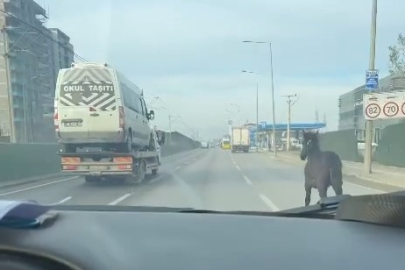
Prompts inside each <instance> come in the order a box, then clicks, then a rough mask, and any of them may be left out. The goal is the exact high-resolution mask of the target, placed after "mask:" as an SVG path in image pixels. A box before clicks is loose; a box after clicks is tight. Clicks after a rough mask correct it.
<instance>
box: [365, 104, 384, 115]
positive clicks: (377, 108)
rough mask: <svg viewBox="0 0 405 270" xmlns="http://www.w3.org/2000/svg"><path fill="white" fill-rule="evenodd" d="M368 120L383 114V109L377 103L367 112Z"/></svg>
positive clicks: (369, 105) (367, 109) (370, 105)
mask: <svg viewBox="0 0 405 270" xmlns="http://www.w3.org/2000/svg"><path fill="white" fill-rule="evenodd" d="M365 113H366V116H367V117H368V118H377V117H378V116H379V115H380V114H381V107H380V106H379V105H378V104H377V103H370V104H368V106H367V107H366V110H365Z"/></svg>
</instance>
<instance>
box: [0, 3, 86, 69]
mask: <svg viewBox="0 0 405 270" xmlns="http://www.w3.org/2000/svg"><path fill="white" fill-rule="evenodd" d="M0 12H2V13H4V14H7V15H8V16H10V17H13V18H14V19H16V20H17V21H19V22H21V23H22V24H24V25H26V26H28V27H30V28H32V29H34V30H35V31H37V32H38V33H39V34H41V35H42V36H44V37H46V38H47V39H49V40H51V41H52V42H54V43H56V44H58V45H59V46H61V47H63V48H64V49H66V50H68V51H70V52H72V53H73V55H74V56H76V58H78V59H79V60H81V61H83V62H87V60H86V59H85V58H83V57H81V56H80V55H78V54H77V53H75V52H74V50H72V49H71V48H69V47H68V46H66V45H65V44H63V43H62V42H60V41H58V40H55V39H54V38H53V37H51V36H49V35H47V34H45V33H44V32H43V31H42V30H41V29H40V28H38V27H36V26H34V25H32V24H30V23H28V22H26V21H24V20H22V19H20V18H18V17H17V16H14V15H13V14H11V13H9V12H7V11H5V10H2V9H0Z"/></svg>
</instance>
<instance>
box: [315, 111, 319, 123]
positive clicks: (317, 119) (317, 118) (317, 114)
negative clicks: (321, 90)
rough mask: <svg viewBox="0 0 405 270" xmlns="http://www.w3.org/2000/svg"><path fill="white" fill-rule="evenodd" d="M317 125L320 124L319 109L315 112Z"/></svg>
mask: <svg viewBox="0 0 405 270" xmlns="http://www.w3.org/2000/svg"><path fill="white" fill-rule="evenodd" d="M315 123H319V112H318V109H316V110H315Z"/></svg>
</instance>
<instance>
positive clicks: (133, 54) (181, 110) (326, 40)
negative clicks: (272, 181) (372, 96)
mask: <svg viewBox="0 0 405 270" xmlns="http://www.w3.org/2000/svg"><path fill="white" fill-rule="evenodd" d="M46 3H47V4H48V5H49V9H50V16H51V17H50V21H49V25H50V26H52V27H59V28H61V29H62V30H63V31H65V32H66V33H67V34H68V35H70V36H71V37H72V42H73V43H74V45H75V48H76V50H77V52H78V53H79V54H81V55H82V56H84V57H85V58H87V59H89V60H92V61H108V62H109V63H111V64H113V65H114V66H115V67H117V68H118V69H119V70H120V71H121V72H122V73H124V74H125V75H126V76H127V77H128V78H130V79H131V80H133V81H134V82H135V83H136V84H137V85H138V86H139V87H141V88H143V89H145V93H147V95H148V98H150V99H151V100H153V96H159V97H160V100H157V101H155V102H154V104H155V106H158V105H159V106H160V107H165V108H166V109H162V108H160V109H158V111H157V117H156V123H158V124H159V125H162V126H165V127H166V128H167V127H168V115H169V114H179V115H181V116H182V119H183V120H184V122H185V123H186V125H185V124H184V123H183V122H182V121H180V120H179V121H176V123H174V124H173V126H174V128H176V129H179V130H182V131H184V132H191V131H190V130H191V129H196V130H200V131H201V132H200V133H201V136H206V137H209V136H211V135H212V134H221V133H222V132H226V124H225V125H224V122H226V120H227V119H228V118H229V117H231V116H229V115H227V113H226V109H227V107H229V103H237V104H239V105H240V106H241V112H240V113H239V115H240V116H239V118H240V119H243V120H241V121H245V120H246V119H249V120H251V121H255V119H256V116H255V111H256V110H255V85H256V82H258V83H259V90H260V106H259V107H260V108H259V109H260V119H261V120H262V119H263V120H266V121H270V120H271V115H272V114H271V92H270V77H269V74H270V69H269V56H270V55H269V47H268V45H258V44H246V43H242V42H241V41H242V40H246V39H248V40H260V41H262V40H263V41H271V42H272V44H273V64H274V82H275V93H276V108H277V113H276V116H277V120H278V121H286V120H287V116H286V112H287V106H286V102H285V98H284V97H283V95H285V94H290V93H292V94H294V93H297V94H299V95H300V100H299V101H298V102H297V104H295V105H294V107H293V118H292V119H293V121H303V122H304V121H305V122H308V121H314V118H315V109H318V110H319V111H320V115H321V117H322V114H323V113H325V114H326V117H327V120H328V124H330V128H331V129H336V128H337V123H338V108H337V98H338V96H339V94H342V93H344V92H347V91H350V90H352V89H353V88H355V87H357V86H359V85H361V84H363V82H364V74H365V70H366V69H367V68H368V60H369V59H368V58H369V47H370V22H371V2H370V1H369V0H358V1H354V2H353V1H351V2H349V1H348V0H346V1H341V0H340V1H338V0H330V1H327V2H325V1H321V0H307V1H301V0H290V1H276V0H274V1H268V0H243V1H242V0H240V1H230V0H221V1H220V0H206V1H191V0H190V1H184V0H172V1H170V2H168V1H163V0H149V1H133V0H120V1H117V0H86V1H79V0H69V1H60V0H47V1H46ZM78 7H80V8H78ZM404 9H405V2H404V1H399V0H387V1H384V2H379V8H378V19H377V22H378V27H377V51H376V67H377V68H379V69H380V73H381V74H382V75H384V74H386V73H387V67H388V57H387V55H388V49H387V47H388V46H389V45H391V44H393V43H395V42H396V35H397V34H398V33H399V32H401V31H402V30H403V25H402V21H403V18H402V17H403V14H402V10H404ZM242 69H246V70H251V71H255V72H257V73H259V74H260V76H253V75H248V74H242V73H241V72H240V71H241V70H242ZM162 102H163V103H164V105H163V103H162ZM168 110H169V111H170V113H169V112H168ZM160 116H162V117H160ZM232 117H234V118H235V117H236V115H235V114H234V115H232ZM224 119H225V120H224ZM191 126H192V127H193V128H190V127H191Z"/></svg>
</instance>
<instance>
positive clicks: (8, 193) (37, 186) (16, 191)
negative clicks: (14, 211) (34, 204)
mask: <svg viewBox="0 0 405 270" xmlns="http://www.w3.org/2000/svg"><path fill="white" fill-rule="evenodd" d="M77 178H79V176H73V177H69V178H65V179H62V180H57V181H52V182H48V183H45V184H41V185H36V186H32V187H26V188H22V189H17V190H14V191H10V192H6V193H1V194H0V197H2V196H7V195H10V194H14V193H18V192H23V191H26V190H31V189H35V188H40V187H45V186H49V185H53V184H58V183H62V182H66V181H70V180H73V179H77Z"/></svg>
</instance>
